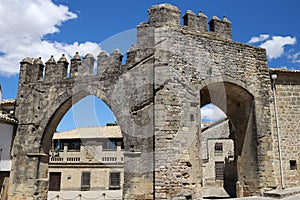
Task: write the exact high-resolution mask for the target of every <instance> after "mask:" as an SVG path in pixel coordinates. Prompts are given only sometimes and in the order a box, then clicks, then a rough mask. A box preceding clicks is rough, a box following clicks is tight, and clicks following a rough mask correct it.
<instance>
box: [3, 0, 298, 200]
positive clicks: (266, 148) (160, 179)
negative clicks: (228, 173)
mask: <svg viewBox="0 0 300 200" xmlns="http://www.w3.org/2000/svg"><path fill="white" fill-rule="evenodd" d="M148 13H149V18H148V21H147V22H145V23H141V24H140V25H138V27H137V31H138V34H137V44H136V45H135V46H133V47H132V48H131V49H129V50H128V52H127V60H126V64H122V55H121V54H120V52H119V51H118V50H115V51H113V52H112V53H111V54H110V55H108V54H107V53H106V52H101V53H100V54H99V55H98V57H97V63H98V65H97V73H96V74H94V73H93V66H94V65H93V64H94V61H95V60H94V58H93V56H92V55H91V54H87V55H86V56H85V57H81V56H80V55H79V54H76V55H75V56H74V57H73V58H72V59H71V61H70V63H71V64H70V75H69V76H68V75H67V68H68V65H69V61H67V59H66V58H65V57H64V56H62V57H61V58H60V59H59V60H58V61H56V60H55V58H54V57H51V58H50V59H49V60H48V61H47V62H46V63H45V65H44V64H43V62H42V61H41V59H33V58H24V59H23V60H22V61H21V67H20V79H19V89H18V95H17V100H16V112H15V113H16V114H15V115H16V117H17V119H18V128H17V133H16V137H15V141H14V147H13V151H12V157H13V161H12V171H11V177H10V185H9V199H11V200H21V199H22V200H31V199H39V200H40V199H46V197H47V190H48V181H49V177H48V160H49V149H50V142H51V138H52V136H53V133H54V131H55V129H56V127H57V125H58V124H59V122H60V120H61V119H62V117H63V116H64V114H65V113H66V112H67V111H68V110H69V109H70V108H71V106H72V105H73V104H75V103H76V102H77V101H79V100H80V99H82V98H84V97H86V96H87V95H95V96H97V97H98V98H100V99H101V100H103V101H104V102H105V103H106V104H107V105H108V106H109V107H110V108H111V110H112V111H113V113H114V114H115V116H116V118H117V121H118V125H119V126H120V127H121V131H122V135H123V138H124V148H125V153H124V156H125V162H124V174H125V175H124V186H123V188H124V191H123V199H128V200H129V199H130V200H131V199H136V200H141V199H201V198H202V189H203V183H202V167H201V166H202V159H201V155H202V154H201V138H202V136H201V130H200V128H201V127H200V121H201V119H200V107H201V106H203V105H205V104H207V103H213V104H215V105H217V106H218V107H219V108H221V109H222V110H223V111H224V112H225V113H226V114H227V117H228V118H229V120H230V121H231V123H232V126H233V129H234V131H233V133H232V134H230V136H229V137H230V139H232V140H233V141H234V144H235V152H234V166H236V167H235V171H236V173H237V177H238V178H237V181H238V182H239V187H240V188H241V189H240V191H243V193H242V195H244V196H247V195H260V194H262V192H264V191H266V190H270V189H273V188H276V187H277V186H278V184H279V180H280V177H279V172H278V167H277V166H278V165H277V164H278V163H277V162H278V161H277V159H278V156H277V149H276V146H275V145H276V141H275V139H276V132H275V131H274V126H273V122H274V120H273V118H272V117H273V115H272V113H271V110H272V99H273V97H272V90H271V81H270V76H269V69H268V67H267V60H266V51H265V49H262V48H258V47H253V46H249V45H246V44H241V43H238V42H234V41H232V31H231V29H232V24H231V22H230V21H229V20H228V19H227V18H223V19H222V20H220V19H219V18H217V17H213V18H212V19H211V20H210V21H209V22H208V21H207V17H206V16H205V15H204V14H203V13H201V12H200V13H199V14H198V15H196V14H194V13H193V12H192V11H187V12H186V13H185V14H184V16H183V19H184V20H183V21H184V23H183V25H181V24H180V14H181V13H180V11H179V9H178V8H177V7H174V6H172V5H170V4H161V5H156V6H153V7H152V8H150V9H149V11H148ZM208 25H209V28H208ZM295 74H298V73H296V72H295ZM298 80H299V79H298ZM295 85H297V86H295V87H296V88H295V89H294V91H293V93H292V94H293V95H294V93H295V95H294V96H295V98H296V101H299V99H297V98H299V93H300V91H299V90H298V89H297V88H299V82H297V83H296V82H295ZM293 86H294V85H293ZM286 95H287V96H288V95H289V93H287V94H286ZM297 95H298V96H297ZM293 100H294V97H291V98H286V101H290V102H291V101H293ZM282 101H285V100H282ZM292 105H293V104H292V103H291V108H294V107H292ZM294 106H295V107H297V110H298V111H299V105H298V104H297V105H294ZM288 116H289V117H292V118H294V119H295V120H297V119H298V122H299V114H297V112H295V113H294V114H291V115H288ZM282 118H284V117H283V116H282ZM285 120H288V119H286V118H285ZM293 122H294V121H290V123H289V124H287V125H286V127H285V128H286V129H288V128H289V129H291V130H295V131H294V132H293V134H294V136H293V137H295V135H296V134H298V133H299V123H298V124H295V123H293ZM285 136H286V137H287V139H285V143H284V145H286V148H288V147H287V146H291V145H289V144H288V142H289V141H291V140H290V139H291V138H290V135H288V134H285ZM292 148H293V147H292ZM297 148H299V145H298V144H295V149H292V152H294V154H293V155H292V154H291V155H290V157H287V158H288V159H295V160H297V158H298V157H294V156H296V155H297V152H296V151H297V150H296V149H297ZM285 152H286V154H289V150H287V151H285ZM297 162H299V161H298V160H297ZM298 174H299V173H298V171H297V170H296V171H295V170H294V171H293V172H291V173H290V174H289V176H290V177H291V178H290V179H287V181H291V182H290V183H287V185H288V186H293V185H295V184H297V180H299V179H297V177H298V176H299V175H298Z"/></svg>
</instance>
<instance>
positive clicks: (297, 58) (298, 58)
mask: <svg viewBox="0 0 300 200" xmlns="http://www.w3.org/2000/svg"><path fill="white" fill-rule="evenodd" d="M288 59H291V60H292V62H293V63H300V52H297V53H294V54H292V55H289V56H288Z"/></svg>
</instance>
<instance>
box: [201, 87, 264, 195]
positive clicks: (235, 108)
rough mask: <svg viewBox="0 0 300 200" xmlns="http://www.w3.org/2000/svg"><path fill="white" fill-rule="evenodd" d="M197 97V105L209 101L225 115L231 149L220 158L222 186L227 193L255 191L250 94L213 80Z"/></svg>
mask: <svg viewBox="0 0 300 200" xmlns="http://www.w3.org/2000/svg"><path fill="white" fill-rule="evenodd" d="M200 98H201V99H200V104H201V107H202V106H204V105H206V104H209V103H212V104H214V105H216V106H217V107H219V108H220V109H221V110H222V111H223V112H224V113H225V114H226V115H227V117H228V119H229V125H228V128H229V130H228V131H229V137H228V139H230V140H232V141H233V144H234V152H233V155H230V156H228V157H226V158H225V159H224V174H223V176H224V185H223V187H224V189H225V190H226V192H227V193H228V194H229V195H230V196H231V197H236V196H240V193H243V194H242V195H243V196H247V195H248V196H249V195H252V194H255V193H256V191H257V189H258V188H259V183H258V160H257V129H256V120H255V111H254V97H253V95H251V94H250V93H249V92H248V91H247V90H246V89H245V88H243V87H241V86H239V85H237V84H234V83H229V82H216V83H211V84H209V85H206V86H205V87H203V88H202V89H201V91H200ZM216 148H217V149H218V147H216ZM219 150H221V149H220V148H219Z"/></svg>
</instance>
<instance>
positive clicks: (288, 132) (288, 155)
mask: <svg viewBox="0 0 300 200" xmlns="http://www.w3.org/2000/svg"><path fill="white" fill-rule="evenodd" d="M270 74H277V79H276V82H275V87H276V93H275V95H276V100H277V112H278V123H279V132H280V139H281V140H280V143H281V144H280V148H281V152H282V166H283V176H284V186H285V187H295V186H298V185H299V183H300V173H299V172H300V171H299V170H300V168H299V167H298V166H295V167H293V166H291V165H293V161H295V162H296V165H299V162H300V160H299V156H300V153H299V152H300V139H299V133H300V123H299V122H300V71H288V70H284V69H271V71H270ZM273 102H274V99H273ZM273 102H272V104H271V111H272V116H273V120H272V122H273V131H272V132H273V133H274V142H273V145H274V153H275V155H276V156H275V158H276V160H275V161H274V163H275V165H274V166H275V168H276V172H277V176H278V177H281V175H280V162H279V153H278V152H279V149H278V138H277V127H276V121H275V120H276V118H275V112H274V104H273ZM278 185H279V187H281V178H280V179H278Z"/></svg>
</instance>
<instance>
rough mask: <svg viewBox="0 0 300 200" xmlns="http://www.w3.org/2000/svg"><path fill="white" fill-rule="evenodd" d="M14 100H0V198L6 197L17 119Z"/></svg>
mask: <svg viewBox="0 0 300 200" xmlns="http://www.w3.org/2000/svg"><path fill="white" fill-rule="evenodd" d="M14 105H15V100H14V99H8V100H1V101H0V187H1V188H0V199H6V198H7V188H8V180H9V175H10V171H11V148H12V144H13V138H14V136H15V131H16V130H15V129H16V124H17V120H16V119H15V118H14V110H15V107H14Z"/></svg>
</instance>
